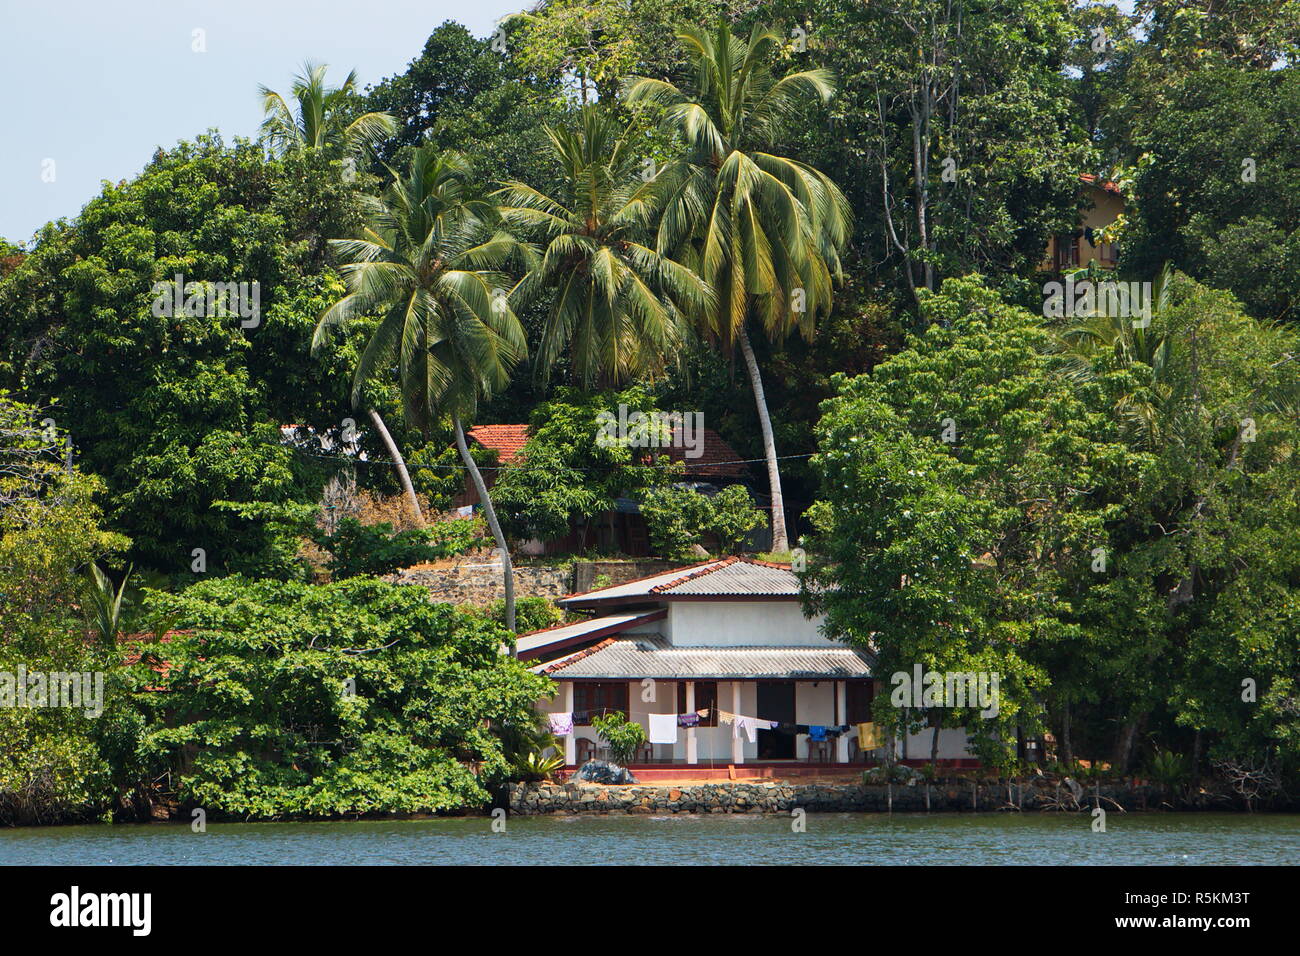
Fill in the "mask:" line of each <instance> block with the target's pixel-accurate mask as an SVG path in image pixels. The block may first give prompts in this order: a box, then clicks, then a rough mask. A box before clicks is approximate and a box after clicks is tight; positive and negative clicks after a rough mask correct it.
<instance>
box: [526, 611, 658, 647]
mask: <svg viewBox="0 0 1300 956" xmlns="http://www.w3.org/2000/svg"><path fill="white" fill-rule="evenodd" d="M661 613H662V612H660V613H659V614H656V613H655V612H651V613H649V614H647V613H644V612H638V613H636V614H607V615H605V616H604V617H593V618H591V619H590V620H586V621H574V622H573V623H572V624H560V625H558V626H556V627H548V628H544V629H543V630H540V631H530V632H529V633H527V634H520V635H519V637H517V638H516V639H515V650H516V651H517V652H518V653H520V654H524V653H526V652H528V651H535V650H538V649H539V648H544V647H549V646H550V645H552V644H561V643H564V642H566V641H571V640H575V639H577V638H582V637H586V636H588V635H595V634H602V633H605V634H609V633H613V632H615V631H618V630H622V629H623V628H625V627H634V626H635V625H637V624H639V623H641V622H642V621H650V620H654V619H655V618H657V617H659V616H660V615H661Z"/></svg>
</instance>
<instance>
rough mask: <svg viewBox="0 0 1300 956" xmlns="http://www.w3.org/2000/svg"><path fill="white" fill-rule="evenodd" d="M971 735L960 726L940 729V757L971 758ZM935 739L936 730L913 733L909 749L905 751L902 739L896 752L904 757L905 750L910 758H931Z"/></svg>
mask: <svg viewBox="0 0 1300 956" xmlns="http://www.w3.org/2000/svg"><path fill="white" fill-rule="evenodd" d="M968 739H969V737H968V736H967V734H966V731H965V730H962V729H960V728H958V729H956V730H949V729H944V730H941V731H939V759H940V760H950V759H955V758H969V757H970V756H971V752H970V751H969V750H967V749H966V741H967V740H968ZM933 741H934V731H933V730H924V731H922V732H921V733H919V734H912V735H911V736H910V737H908V738H907V749H906V751H904V749H903V742H902V741H901V740H900V741H899V742H898V744H897V747H896V753H897V754H898V756H899V757H902V756H903V754H904V752H906V754H907V759H908V760H929V759H930V745H931V743H933Z"/></svg>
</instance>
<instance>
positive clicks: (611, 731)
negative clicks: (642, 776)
mask: <svg viewBox="0 0 1300 956" xmlns="http://www.w3.org/2000/svg"><path fill="white" fill-rule="evenodd" d="M591 725H592V726H593V727H595V728H596V733H598V734H600V736H601V737H602V738H604V740H605V743H607V744H609V753H610V756H612V757H613V758H614V762H615V763H617V764H620V765H622V766H624V767H626V766H627V765H628V764H630V763H631V762H632V758H633V757H635V756H636V752H637V750H638V749H639V748H640V747H641V745H642V744H644V743H645V741H646V731H645V728H644V727H642V726H641V725H640V724H638V723H636V722H635V721H631V720H628V719H627V718H626V717H625V716H623V712H622V711H619V710H615V711H611V712H610V713H608V714H600V715H599V716H596V717H593V718H592V719H591Z"/></svg>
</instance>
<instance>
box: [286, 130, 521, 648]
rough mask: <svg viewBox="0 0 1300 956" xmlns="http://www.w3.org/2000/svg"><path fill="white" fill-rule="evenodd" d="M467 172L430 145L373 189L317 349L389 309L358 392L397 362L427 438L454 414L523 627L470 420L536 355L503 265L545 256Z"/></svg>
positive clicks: (339, 245) (356, 395) (356, 397)
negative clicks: (513, 232)
mask: <svg viewBox="0 0 1300 956" xmlns="http://www.w3.org/2000/svg"><path fill="white" fill-rule="evenodd" d="M390 172H392V171H391V170H390ZM469 175H470V170H469V166H468V164H467V163H466V161H465V160H464V159H463V158H461V157H459V156H457V155H454V154H439V153H438V152H437V151H436V150H434V149H433V148H432V147H427V146H426V147H420V148H418V149H416V150H414V151H413V152H412V154H411V158H410V165H409V167H408V170H407V171H406V173H405V174H402V175H398V174H397V173H393V182H392V184H391V185H390V186H389V187H388V189H387V190H385V192H384V194H383V195H382V196H380V197H371V198H370V200H369V210H368V213H369V214H368V218H367V225H366V228H365V229H364V231H363V233H362V235H361V237H359V238H356V239H337V240H334V241H333V245H334V247H335V249H336V251H337V252H338V253H339V255H340V257H341V258H342V260H343V261H344V263H345V265H343V266H342V273H343V276H344V278H345V280H346V281H347V284H348V290H349V291H348V294H347V295H345V296H344V297H343V298H342V299H340V300H339V301H338V302H336V303H335V304H334V305H332V306H330V307H329V308H328V309H326V310H325V312H324V314H323V315H322V316H321V318H320V322H319V323H318V324H317V327H316V333H315V335H314V337H313V339H312V347H313V348H318V347H319V346H320V345H321V344H322V343H323V342H324V341H325V339H326V337H327V336H328V334H329V332H330V330H331V329H332V328H333V327H335V326H338V325H344V324H346V323H347V322H348V321H350V320H351V319H353V318H356V317H358V316H361V315H368V314H375V313H378V314H379V315H380V320H379V325H378V327H377V328H376V329H375V331H374V333H373V334H372V335H371V337H370V341H369V342H368V343H367V345H366V347H365V349H364V350H363V351H362V353H361V357H360V359H359V360H358V362H357V368H356V372H355V374H354V376H353V381H352V400H353V402H354V403H356V404H359V403H360V402H361V401H362V398H363V396H364V392H365V386H366V383H367V382H369V381H370V380H372V379H374V378H377V377H379V376H381V375H383V374H386V373H387V371H388V370H389V369H390V368H392V367H393V366H394V365H396V367H397V370H398V377H399V381H400V386H401V393H402V401H403V404H404V406H405V412H406V416H407V420H408V421H409V422H411V424H413V425H415V426H416V427H418V428H420V429H421V431H423V432H424V433H425V434H426V436H427V434H428V431H429V428H430V426H431V425H432V424H433V422H434V421H435V420H437V419H438V418H439V417H440V416H441V415H447V416H448V417H450V419H451V425H452V430H453V431H454V433H455V436H456V447H457V449H458V450H459V451H460V456H461V459H462V461H463V462H464V463H465V467H466V469H467V470H468V471H469V474H470V477H471V480H472V481H473V483H474V487H475V489H476V490H477V491H478V494H479V499H480V500H481V501H482V504H483V512H484V515H485V517H486V518H487V522H488V526H489V527H490V528H491V530H492V536H493V537H494V538H495V539H496V544H497V548H498V549H499V550H500V553H501V563H502V568H503V573H504V576H505V604H506V626H507V627H508V628H510V629H511V630H514V626H515V601H514V576H513V568H512V566H511V562H510V551H509V549H508V548H507V546H506V540H505V535H504V534H503V533H502V531H501V524H500V522H499V521H498V520H497V515H496V509H495V508H494V507H493V505H492V498H491V496H490V495H489V494H488V490H487V486H486V485H485V484H484V482H483V476H482V474H481V473H480V472H479V469H478V466H477V464H475V462H474V458H473V456H472V455H470V453H469V448H468V447H467V445H466V442H465V427H464V425H465V422H467V421H472V420H473V418H474V415H475V412H476V411H477V408H478V403H479V401H480V400H481V399H483V400H485V399H487V398H490V397H491V396H492V394H493V393H494V392H496V391H497V390H499V389H501V388H503V387H505V385H506V383H507V382H508V381H509V379H510V372H511V369H512V368H513V367H514V366H515V364H516V363H517V362H519V361H520V360H521V359H522V358H523V357H524V356H525V354H526V351H527V349H526V345H525V342H524V332H523V328H522V326H521V325H520V324H519V320H518V318H516V316H515V314H514V311H513V310H512V309H511V307H510V299H509V295H510V292H511V291H512V286H511V283H510V281H509V279H508V277H507V276H506V274H505V273H504V272H503V271H501V270H502V268H503V267H506V266H508V265H510V264H512V262H514V261H518V262H520V263H521V264H522V265H523V266H524V267H527V266H528V265H529V264H531V263H532V262H533V261H534V260H535V258H536V254H535V252H532V251H531V250H530V249H528V248H527V247H525V246H522V245H521V244H520V243H517V242H516V241H515V240H514V239H513V238H512V237H510V236H509V235H507V234H506V233H505V232H503V231H500V230H499V229H497V228H496V227H495V226H494V220H495V219H496V216H495V208H494V207H493V205H492V204H491V203H490V202H488V201H486V200H484V199H482V198H481V197H479V196H478V195H476V194H475V193H473V192H472V191H471V190H470V189H469V188H468V186H467V183H468V180H469Z"/></svg>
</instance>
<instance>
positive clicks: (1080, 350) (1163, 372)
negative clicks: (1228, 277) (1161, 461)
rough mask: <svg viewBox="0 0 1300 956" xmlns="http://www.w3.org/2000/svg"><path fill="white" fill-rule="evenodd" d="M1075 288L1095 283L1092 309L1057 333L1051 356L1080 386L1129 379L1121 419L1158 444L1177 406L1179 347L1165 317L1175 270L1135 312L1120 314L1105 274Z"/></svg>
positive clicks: (1082, 275) (1085, 273)
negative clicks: (1121, 376) (1115, 376)
mask: <svg viewBox="0 0 1300 956" xmlns="http://www.w3.org/2000/svg"><path fill="white" fill-rule="evenodd" d="M1073 275H1074V279H1075V283H1076V287H1077V286H1078V285H1081V284H1082V283H1083V282H1091V283H1093V286H1092V288H1093V290H1094V295H1093V297H1092V301H1093V307H1092V308H1091V309H1088V310H1086V311H1085V312H1084V313H1083V314H1081V315H1076V316H1074V317H1073V320H1072V321H1070V322H1068V323H1066V324H1065V325H1064V326H1062V327H1061V328H1060V329H1059V330H1057V337H1056V339H1055V341H1053V342H1052V343H1051V344H1050V345H1049V350H1050V351H1051V352H1053V353H1054V354H1056V355H1057V357H1058V360H1059V363H1060V366H1061V370H1062V371H1063V372H1064V374H1065V375H1066V376H1067V377H1068V378H1070V379H1072V380H1073V381H1075V382H1076V383H1079V384H1083V383H1090V382H1095V381H1097V380H1098V379H1099V378H1100V377H1102V376H1103V375H1104V374H1106V373H1108V372H1109V373H1113V372H1120V373H1127V374H1128V375H1129V376H1130V377H1129V378H1128V379H1126V381H1127V382H1128V385H1127V387H1123V388H1120V389H1119V390H1118V391H1117V393H1116V394H1115V396H1114V402H1115V406H1114V407H1115V412H1116V415H1117V417H1118V418H1119V419H1120V420H1122V421H1124V422H1125V423H1126V426H1127V427H1128V429H1129V430H1130V431H1131V432H1132V433H1133V434H1134V435H1135V436H1136V437H1137V438H1138V440H1139V441H1140V442H1143V443H1146V444H1151V443H1154V442H1155V441H1157V440H1158V438H1159V436H1160V433H1161V430H1162V428H1163V427H1166V426H1167V425H1168V423H1169V422H1168V418H1169V416H1168V411H1169V409H1170V407H1171V405H1172V403H1173V402H1174V401H1175V400H1176V398H1177V394H1176V391H1175V387H1176V383H1175V381H1174V380H1173V378H1172V375H1171V371H1172V361H1173V348H1174V341H1173V339H1172V337H1171V336H1170V334H1169V330H1168V328H1167V325H1166V322H1165V321H1164V319H1163V316H1164V314H1165V313H1166V311H1167V310H1168V309H1169V306H1170V289H1171V288H1172V285H1171V282H1172V279H1173V269H1172V267H1171V266H1170V264H1169V263H1166V264H1165V266H1164V268H1162V269H1161V271H1160V274H1159V276H1158V277H1157V278H1156V281H1155V282H1154V283H1152V286H1151V295H1150V299H1149V301H1146V302H1143V303H1133V304H1134V305H1141V307H1142V309H1143V310H1144V315H1143V316H1138V317H1135V315H1134V314H1132V313H1134V312H1136V311H1137V310H1135V309H1131V308H1130V309H1125V308H1120V309H1115V308H1112V307H1111V305H1112V304H1113V303H1112V302H1111V301H1110V296H1109V294H1108V293H1107V291H1106V286H1105V285H1103V283H1106V282H1109V281H1112V279H1111V278H1109V277H1108V276H1107V275H1106V274H1105V273H1103V272H1102V271H1100V270H1097V269H1094V268H1093V267H1092V265H1091V264H1090V265H1089V267H1088V268H1087V269H1080V270H1079V271H1078V272H1075V273H1073Z"/></svg>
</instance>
